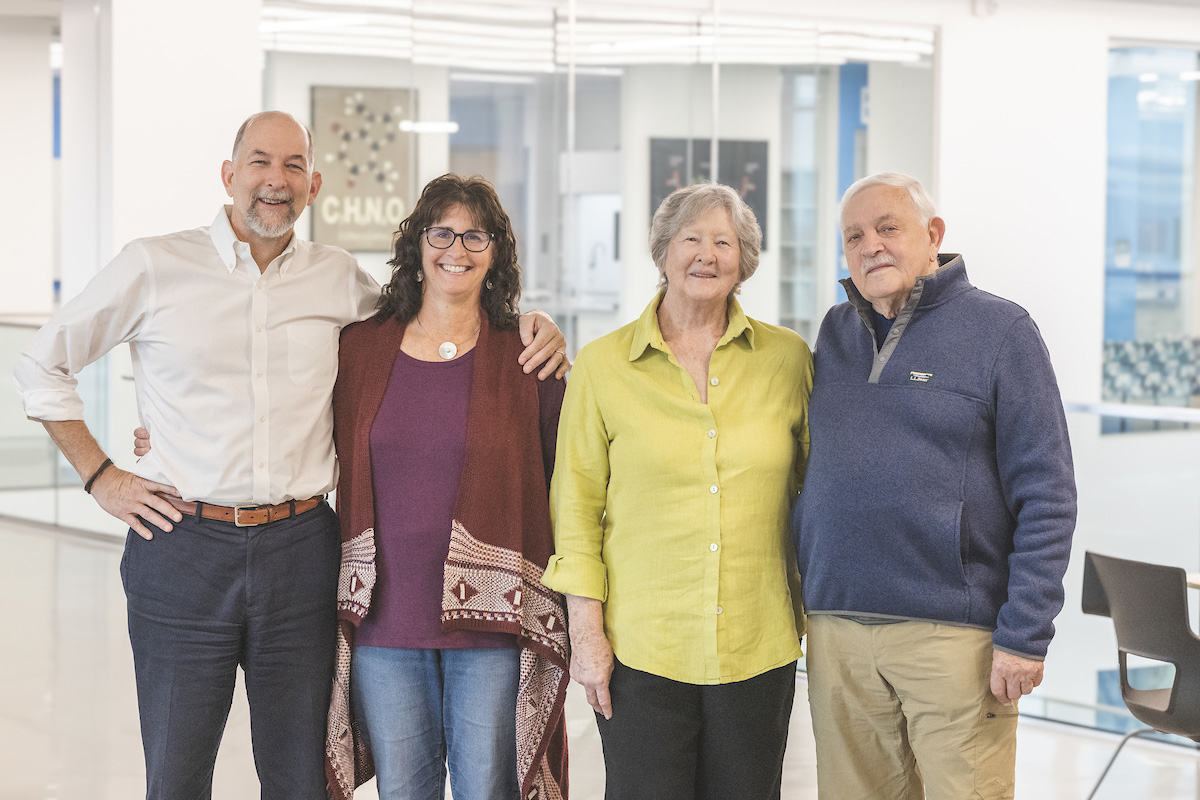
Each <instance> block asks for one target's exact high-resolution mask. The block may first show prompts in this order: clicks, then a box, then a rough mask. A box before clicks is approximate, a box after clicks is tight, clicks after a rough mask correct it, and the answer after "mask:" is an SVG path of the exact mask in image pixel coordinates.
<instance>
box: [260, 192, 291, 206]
mask: <svg viewBox="0 0 1200 800" xmlns="http://www.w3.org/2000/svg"><path fill="white" fill-rule="evenodd" d="M254 199H255V200H256V201H257V200H270V201H271V202H274V203H290V202H292V195H290V194H288V193H287V192H278V193H272V192H260V193H259V194H256V195H254Z"/></svg>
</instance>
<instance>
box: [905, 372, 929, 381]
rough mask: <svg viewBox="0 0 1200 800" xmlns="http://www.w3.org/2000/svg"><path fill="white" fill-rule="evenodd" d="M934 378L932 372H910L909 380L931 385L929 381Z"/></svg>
mask: <svg viewBox="0 0 1200 800" xmlns="http://www.w3.org/2000/svg"><path fill="white" fill-rule="evenodd" d="M932 377H933V373H932V372H910V373H908V379H909V380H910V381H916V382H917V383H929V379H930V378H932Z"/></svg>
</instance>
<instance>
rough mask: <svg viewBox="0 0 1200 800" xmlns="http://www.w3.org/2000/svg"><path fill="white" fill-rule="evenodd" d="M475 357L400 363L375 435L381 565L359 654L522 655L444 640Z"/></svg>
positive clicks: (482, 643)
mask: <svg viewBox="0 0 1200 800" xmlns="http://www.w3.org/2000/svg"><path fill="white" fill-rule="evenodd" d="M474 365H475V351H474V350H472V351H471V352H469V353H467V354H466V355H464V356H462V357H461V358H458V359H455V360H454V361H418V360H417V359H415V358H413V357H412V356H409V355H406V354H405V353H404V352H403V351H401V352H400V353H399V355H397V356H396V363H395V366H394V367H393V368H392V375H391V378H390V379H389V380H388V386H387V391H386V392H385V393H384V395H383V402H382V403H381V404H380V406H379V413H378V414H377V415H376V416H375V422H374V424H373V425H372V426H371V480H372V484H373V486H374V489H375V547H376V555H375V564H376V568H377V570H378V577H377V579H376V582H375V591H374V593H373V595H372V598H371V610H370V612H369V613H368V614H367V616H366V618H365V619H364V620H363V621H362V623H361V624H360V625H359V626H358V636H357V639H356V644H359V645H367V646H370V647H405V648H422V649H460V648H467V647H515V646H516V644H517V642H516V638H515V637H513V636H512V635H510V634H505V633H488V632H482V631H453V632H451V633H443V632H442V616H441V615H442V591H443V589H442V573H443V565H444V562H445V560H446V553H447V552H448V551H449V549H450V524H451V518H452V516H453V514H454V501H455V499H456V497H457V495H458V484H459V480H460V478H461V476H462V464H463V455H464V453H465V451H466V445H467V402H468V398H469V395H470V392H471V373H472V372H473V371H474V369H473V368H474Z"/></svg>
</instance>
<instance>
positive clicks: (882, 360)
mask: <svg viewBox="0 0 1200 800" xmlns="http://www.w3.org/2000/svg"><path fill="white" fill-rule="evenodd" d="M875 360H876V361H878V362H879V363H880V364H882V363H883V362H884V361H887V356H880V357H879V358H877V359H875Z"/></svg>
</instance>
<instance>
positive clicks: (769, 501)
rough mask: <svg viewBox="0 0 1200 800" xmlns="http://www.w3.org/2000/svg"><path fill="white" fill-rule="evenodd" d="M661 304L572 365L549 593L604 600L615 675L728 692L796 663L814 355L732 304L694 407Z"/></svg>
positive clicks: (553, 508) (554, 498) (553, 500)
mask: <svg viewBox="0 0 1200 800" xmlns="http://www.w3.org/2000/svg"><path fill="white" fill-rule="evenodd" d="M661 301H662V295H661V294H659V295H658V296H657V297H656V298H655V299H654V301H653V302H651V303H650V305H649V306H647V308H646V310H645V312H643V314H642V316H641V318H640V319H638V321H637V322H634V323H632V324H630V325H626V326H625V327H623V328H621V329H619V330H617V331H614V332H613V333H610V334H608V335H607V336H604V337H601V338H600V339H597V340H596V341H594V342H592V343H591V344H589V345H587V346H586V347H584V348H583V350H581V351H580V353H579V358H578V360H576V362H575V366H574V369H573V370H572V372H571V380H570V382H569V383H568V384H567V394H566V399H565V400H564V401H563V407H562V416H561V418H560V421H559V429H558V452H557V456H556V458H555V469H554V480H553V483H552V485H551V490H550V513H551V516H552V518H553V520H554V541H555V550H556V554H555V555H554V556H553V557H552V558H551V559H550V563H549V564H548V565H547V567H546V573H545V576H544V577H543V579H542V582H543V583H544V584H545V585H546V586H548V587H550V588H551V589H555V590H557V591H560V592H564V593H568V594H574V595H578V596H581V597H591V598H594V599H597V600H601V601H604V629H605V633H606V634H607V635H608V639H609V641H610V642H611V643H612V646H613V650H614V652H615V653H616V657H617V658H618V659H619V660H620V661H621V663H622V664H625V665H626V666H629V667H633V668H634V669H638V670H642V671H643V672H649V673H652V674H654V675H659V676H662V677H665V678H670V679H671V680H676V681H681V682H684V683H692V684H718V683H732V682H734V681H741V680H746V679H748V678H752V677H754V676H755V675H759V674H762V673H763V672H766V671H768V670H771V669H774V668H776V667H780V666H782V665H784V664H787V663H788V662H791V661H795V660H796V659H797V658H799V656H800V642H799V636H798V633H802V632H803V615H801V614H800V613H799V609H800V586H799V578H798V575H797V573H796V566H795V564H796V560H795V556H794V555H793V552H792V544H791V535H790V533H789V517H790V513H791V506H792V502H793V501H794V500H795V498H796V493H797V492H798V491H799V488H800V486H801V484H802V482H803V478H804V464H805V461H806V459H807V457H808V419H807V406H808V396H809V393H810V391H811V389H812V374H813V367H812V354H811V352H810V351H809V349H808V345H806V344H805V343H804V340H803V339H801V338H800V337H799V336H798V335H797V334H796V333H794V332H793V331H790V330H788V329H786V328H779V327H776V326H774V325H766V324H764V323H761V322H758V321H757V320H752V319H749V318H747V317H746V315H745V314H744V313H743V312H742V309H741V306H740V305H739V304H738V303H737V301H736V300H732V301H731V302H730V307H729V328H728V329H727V330H726V332H725V335H724V336H722V337H721V340H720V341H719V342H718V343H717V347H716V350H715V351H714V352H713V355H712V359H711V361H710V362H709V372H708V377H709V387H708V403H707V404H704V403H701V402H700V395H699V393H698V392H697V391H696V386H695V384H694V383H693V382H692V378H691V376H690V375H688V373H687V371H686V370H685V369H683V368H682V367H681V366H679V364H678V362H677V361H676V360H675V357H674V355H672V353H671V350H670V348H669V347H668V346H667V344H666V343H665V342H664V341H663V338H662V332H661V331H660V329H659V326H658V314H657V311H658V305H659V303H660V302H661ZM789 584H790V589H789ZM793 598H794V605H793Z"/></svg>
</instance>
